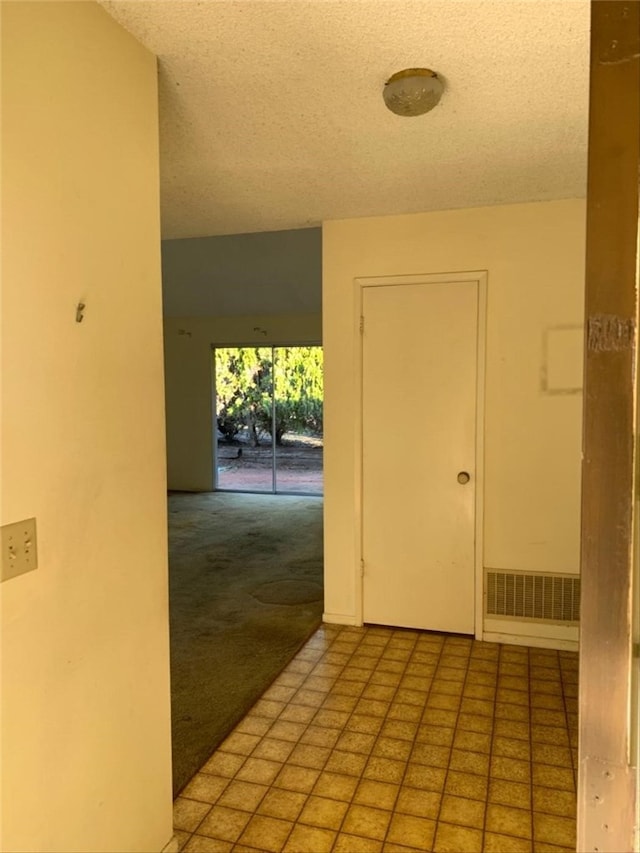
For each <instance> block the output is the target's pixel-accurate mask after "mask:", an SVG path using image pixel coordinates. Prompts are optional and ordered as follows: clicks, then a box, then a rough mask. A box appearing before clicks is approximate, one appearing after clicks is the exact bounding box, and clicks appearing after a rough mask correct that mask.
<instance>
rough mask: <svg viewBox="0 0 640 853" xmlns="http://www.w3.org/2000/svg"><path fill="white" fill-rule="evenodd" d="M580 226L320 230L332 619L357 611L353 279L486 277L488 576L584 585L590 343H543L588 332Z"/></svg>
mask: <svg viewBox="0 0 640 853" xmlns="http://www.w3.org/2000/svg"><path fill="white" fill-rule="evenodd" d="M584 219H585V206H584V202H583V201H581V200H569V201H558V202H548V203H543V204H526V205H511V206H504V207H490V208H478V209H471V210H455V211H447V212H438V213H424V214H417V215H410V216H395V217H379V218H373V219H356V220H345V221H334V222H326V223H325V224H324V229H323V247H324V248H323V340H324V348H325V414H324V424H325V462H324V472H325V612H326V615H327V618H329V619H331V620H335V621H352V620H355V619H356V614H357V610H358V608H357V603H358V596H359V580H358V579H357V572H356V555H357V538H358V536H359V529H358V508H359V503H360V493H359V484H358V481H357V459H358V456H359V454H360V446H359V443H358V436H357V433H356V423H357V408H356V407H357V406H358V390H357V389H358V376H357V359H356V354H357V348H358V347H359V335H358V333H357V323H356V319H355V310H356V309H355V299H354V279H355V278H357V277H366V276H386V275H388V276H395V275H409V274H421V273H439V272H459V271H463V270H469V271H470V270H487V271H488V308H487V346H486V354H487V365H486V386H485V393H486V398H485V405H486V411H485V433H484V437H485V491H484V506H485V514H484V566H485V567H488V568H493V569H506V570H525V571H544V572H571V573H575V572H578V570H579V565H578V559H579V511H580V446H581V409H582V394H581V393H580V391H579V390H578V391H577V392H576V391H575V389H574V390H573V391H570V390H568V387H569V386H570V385H575V382H576V377H577V383H578V384H580V382H581V363H582V362H581V351H580V343H579V342H580V334H579V332H577V333H576V332H572V331H571V329H569V330H568V331H567V330H566V329H564V328H560V330H559V332H556V331H553V332H552V333H551V340H552V345H551V347H550V350H551V351H552V355H551V356H549V355H547V349H549V347H548V346H547V345H546V344H545V341H546V339H547V336H548V333H549V330H551V329H554V330H555V329H557V328H558V327H567V326H568V327H579V326H580V325H581V324H582V322H583V292H584V240H585V236H584V231H585V227H584ZM576 341H577V342H578V343H577V346H576ZM549 358H551V363H548V360H549ZM567 362H570V363H567ZM551 375H552V376H553V377H554V383H555V384H556V387H557V388H558V389H559V391H560V392H559V393H550V391H549V382H548V379H549V376H551ZM545 376H546V379H545ZM555 377H558V379H557V381H556V379H555ZM552 385H553V383H552ZM562 389H564V392H563V390H562ZM390 420H391V422H392V423H393V426H390V441H392V440H394V436H397V423H396V422H395V421H394V420H393V417H391V419H390ZM414 427H415V425H413V424H411V423H410V419H409V422H408V424H407V430H410V429H412V428H414ZM421 439H422V437H421V436H420V435H419V433H418V434H416V435H415V437H412V435H411V433H410V432H409V431H407V432H405V433H404V434H403V436H402V442H403V445H405V446H407V445H408V446H410V443H411V441H412V440H417V441H419V440H421Z"/></svg>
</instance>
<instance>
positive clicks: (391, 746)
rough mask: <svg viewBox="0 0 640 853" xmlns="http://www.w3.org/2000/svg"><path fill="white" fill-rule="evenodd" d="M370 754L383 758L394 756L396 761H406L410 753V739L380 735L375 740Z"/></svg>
mask: <svg viewBox="0 0 640 853" xmlns="http://www.w3.org/2000/svg"><path fill="white" fill-rule="evenodd" d="M372 754H373V755H379V756H381V757H383V758H395V759H396V760H397V761H406V760H407V759H408V758H409V756H410V755H411V741H410V740H401V739H400V738H393V737H384V736H381V737H379V738H378V739H377V740H376V741H375V743H374V746H373V749H372Z"/></svg>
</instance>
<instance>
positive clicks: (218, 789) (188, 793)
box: [181, 773, 230, 804]
mask: <svg viewBox="0 0 640 853" xmlns="http://www.w3.org/2000/svg"><path fill="white" fill-rule="evenodd" d="M229 781H230V780H229V779H228V778H225V777H224V776H212V775H210V774H209V773H196V775H195V776H194V777H193V779H192V780H191V781H190V782H189V784H188V785H187V787H186V788H185V789H184V790H183V791H182V794H181V796H182V797H187V798H188V799H190V800H200V801H201V802H203V803H211V804H213V803H215V802H217V801H218V797H219V796H220V794H221V793H222V792H223V791H224V789H225V788H226V787H227V785H228V784H229Z"/></svg>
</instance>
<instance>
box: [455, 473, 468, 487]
mask: <svg viewBox="0 0 640 853" xmlns="http://www.w3.org/2000/svg"><path fill="white" fill-rule="evenodd" d="M470 479H471V474H468V473H467V472H466V471H460V473H459V474H458V482H459V483H460V485H461V486H465V485H466V484H467V483H468V482H469V480H470Z"/></svg>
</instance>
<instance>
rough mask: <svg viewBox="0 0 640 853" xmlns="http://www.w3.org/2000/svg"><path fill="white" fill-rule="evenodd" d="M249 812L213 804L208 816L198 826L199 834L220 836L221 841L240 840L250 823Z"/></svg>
mask: <svg viewBox="0 0 640 853" xmlns="http://www.w3.org/2000/svg"><path fill="white" fill-rule="evenodd" d="M250 819H251V815H250V814H249V812H243V811H239V810H238V809H227V808H225V807H224V806H213V808H212V809H211V811H210V812H209V814H208V815H207V817H206V818H205V819H204V820H203V822H202V823H201V824H200V826H199V827H198V834H199V835H208V836H210V837H211V838H219V839H220V840H221V841H232V842H235V841H237V840H238V838H239V837H240V835H241V834H242V832H243V831H244V828H245V826H246V825H247V824H248V823H249V820H250Z"/></svg>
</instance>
